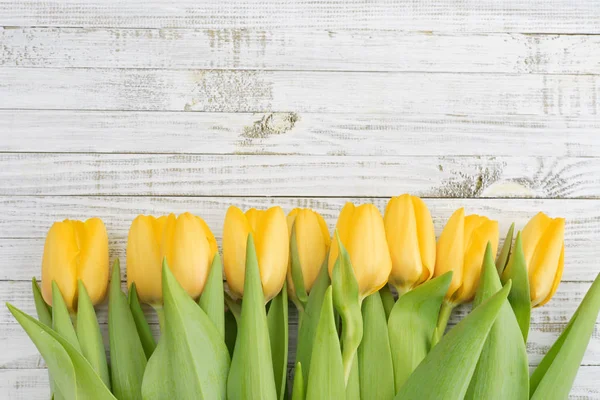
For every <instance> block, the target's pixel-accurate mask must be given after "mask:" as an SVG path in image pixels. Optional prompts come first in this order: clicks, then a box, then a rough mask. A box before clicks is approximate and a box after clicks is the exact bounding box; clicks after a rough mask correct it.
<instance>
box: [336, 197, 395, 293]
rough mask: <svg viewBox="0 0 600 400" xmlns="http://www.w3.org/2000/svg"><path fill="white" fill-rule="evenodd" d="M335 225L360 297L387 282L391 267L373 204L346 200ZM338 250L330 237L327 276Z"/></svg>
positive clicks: (373, 291)
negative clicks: (350, 263) (347, 255)
mask: <svg viewBox="0 0 600 400" xmlns="http://www.w3.org/2000/svg"><path fill="white" fill-rule="evenodd" d="M335 229H336V231H337V232H338V235H339V237H340V240H341V242H342V244H343V245H344V247H345V248H346V250H347V251H348V254H349V255H350V260H351V262H352V268H353V270H354V275H355V277H356V281H357V282H358V290H359V296H360V298H361V299H364V298H365V297H367V296H368V295H370V294H372V293H375V292H376V291H378V290H379V289H381V288H382V287H383V285H385V284H386V283H387V280H388V277H389V276H390V272H391V270H392V260H391V258H390V252H389V250H388V244H387V241H386V239H385V227H384V224H383V218H382V217H381V213H380V212H379V210H378V209H377V207H375V206H374V205H373V204H363V205H360V206H358V207H356V206H355V205H354V204H352V203H346V205H345V206H344V208H343V209H342V212H341V213H340V216H339V217H338V221H337V225H336V227H335ZM338 253H339V248H338V243H337V240H336V238H335V237H334V238H333V240H332V243H331V251H330V253H329V275H330V276H331V274H332V271H333V267H334V265H335V261H336V260H337V257H338Z"/></svg>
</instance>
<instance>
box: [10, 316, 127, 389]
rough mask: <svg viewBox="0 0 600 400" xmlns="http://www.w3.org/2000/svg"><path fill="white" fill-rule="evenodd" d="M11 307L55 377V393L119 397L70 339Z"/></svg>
mask: <svg viewBox="0 0 600 400" xmlns="http://www.w3.org/2000/svg"><path fill="white" fill-rule="evenodd" d="M7 307H8V309H9V310H10V312H11V313H12V314H13V316H14V317H15V319H16V320H17V321H18V322H19V324H20V325H21V326H22V327H23V329H24V330H25V332H27V334H28V335H29V337H30V338H31V340H32V341H33V343H34V344H35V346H36V347H37V349H38V351H39V352H40V354H41V355H42V357H43V358H44V360H45V361H46V365H47V366H48V370H49V371H50V373H51V375H52V378H53V379H54V384H55V389H56V392H55V395H58V396H60V397H61V398H65V399H80V400H109V399H110V400H112V399H115V397H114V396H113V395H112V394H111V393H110V390H108V388H107V387H106V385H105V384H104V382H102V379H101V378H100V377H99V376H98V374H96V372H95V371H94V369H93V368H92V366H91V365H90V363H89V362H88V361H87V360H86V359H85V358H84V357H83V355H82V354H81V352H80V351H79V350H78V349H76V348H75V347H74V346H73V345H72V344H71V343H70V342H69V341H68V340H67V339H66V338H64V337H63V336H61V335H60V334H59V333H57V332H56V331H54V330H52V329H51V328H50V327H48V326H46V325H45V324H43V323H41V322H40V321H37V320H36V319H35V318H32V317H30V316H29V315H27V314H25V313H24V312H22V311H21V310H19V309H17V308H15V307H13V306H12V305H11V304H7ZM54 308H56V307H54Z"/></svg>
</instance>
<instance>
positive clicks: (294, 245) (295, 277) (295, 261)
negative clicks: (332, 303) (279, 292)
mask: <svg viewBox="0 0 600 400" xmlns="http://www.w3.org/2000/svg"><path fill="white" fill-rule="evenodd" d="M290 268H291V271H292V282H293V284H294V290H295V293H296V298H297V299H298V301H300V304H301V305H302V306H303V307H304V306H306V302H307V301H308V294H306V289H305V287H304V274H303V273H302V265H301V264H300V256H299V255H298V242H297V240H296V223H295V222H294V224H293V225H292V234H291V236H290Z"/></svg>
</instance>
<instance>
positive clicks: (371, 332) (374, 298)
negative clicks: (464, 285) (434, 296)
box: [357, 292, 445, 400]
mask: <svg viewBox="0 0 600 400" xmlns="http://www.w3.org/2000/svg"><path fill="white" fill-rule="evenodd" d="M444 293H445V292H444ZM362 318H363V338H362V340H361V342H360V346H359V347H358V353H357V356H358V365H359V377H360V398H362V399H382V400H385V399H389V400H391V399H393V398H394V394H395V391H394V367H393V364H392V354H391V350H390V341H389V337H388V334H387V333H388V324H387V319H386V316H385V310H384V308H383V302H382V301H381V296H380V295H379V292H375V293H373V294H372V295H370V296H368V297H366V298H365V300H364V301H363V304H362Z"/></svg>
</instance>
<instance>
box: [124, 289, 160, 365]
mask: <svg viewBox="0 0 600 400" xmlns="http://www.w3.org/2000/svg"><path fill="white" fill-rule="evenodd" d="M129 309H130V311H131V316H132V317H133V321H134V322H135V327H136V328H137V333H138V336H139V337H140V341H141V343H142V347H143V348H144V353H145V354H146V359H148V358H150V356H151V355H152V353H153V352H154V349H156V341H155V340H154V336H152V331H151V330H150V325H148V321H147V320H146V316H145V315H144V311H142V306H141V304H140V300H139V297H138V294H137V288H136V285H135V282H133V283H132V284H131V287H130V288H129Z"/></svg>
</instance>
